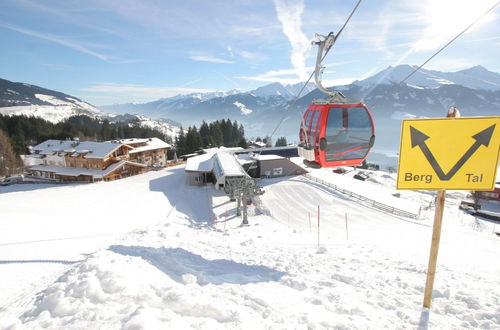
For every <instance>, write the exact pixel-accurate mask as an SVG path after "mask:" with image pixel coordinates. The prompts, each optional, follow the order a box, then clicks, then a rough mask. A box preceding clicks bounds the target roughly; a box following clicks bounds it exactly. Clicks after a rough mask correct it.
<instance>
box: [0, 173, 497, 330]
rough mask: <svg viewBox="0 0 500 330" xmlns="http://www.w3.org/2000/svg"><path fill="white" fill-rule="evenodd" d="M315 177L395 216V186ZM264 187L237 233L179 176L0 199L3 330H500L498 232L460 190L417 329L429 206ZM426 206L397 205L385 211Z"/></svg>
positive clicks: (9, 193) (301, 183) (423, 200)
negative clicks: (464, 206)
mask: <svg viewBox="0 0 500 330" xmlns="http://www.w3.org/2000/svg"><path fill="white" fill-rule="evenodd" d="M311 174H312V175H314V176H316V177H321V178H323V179H324V180H325V181H330V180H333V182H336V183H337V184H339V185H346V186H349V187H351V188H354V189H358V190H364V191H366V193H367V194H369V195H370V196H371V197H374V196H375V197H377V198H381V199H383V198H384V197H387V201H390V203H398V202H397V201H398V199H397V198H395V197H394V196H392V194H393V193H394V192H395V191H394V188H393V187H394V174H388V173H386V172H374V173H373V176H372V178H371V179H369V180H370V182H358V181H356V183H355V184H354V181H353V180H352V179H350V178H349V177H350V175H352V173H348V174H347V175H346V176H342V178H341V179H338V178H339V177H340V176H339V175H337V174H334V173H332V172H331V169H322V170H314V171H313V173H311ZM259 184H260V185H262V186H263V187H264V190H265V191H266V192H265V194H264V195H263V196H261V197H260V198H259V199H258V200H256V201H255V202H254V204H253V205H252V206H250V209H249V212H250V217H249V222H250V225H249V226H245V227H241V226H240V224H241V218H239V217H235V204H234V203H233V202H230V201H229V199H228V198H227V197H226V196H224V194H223V193H222V192H220V191H216V190H215V189H214V188H213V187H212V186H207V187H190V186H187V185H186V176H185V173H184V168H183V167H176V168H169V169H165V170H163V171H158V172H151V173H147V174H143V175H140V176H135V177H131V178H127V179H123V180H119V181H114V182H105V183H98V184H91V185H50V186H45V185H13V186H8V187H0V215H1V216H0V229H1V230H0V278H1V281H0V328H1V329H25V328H27V329H44V328H47V329H190V328H191V329H383V328H387V329H416V328H418V327H419V324H420V325H421V326H422V327H423V328H426V327H427V326H428V328H430V329H461V328H464V329H467V328H484V329H498V328H500V307H499V302H500V291H499V290H498V287H499V284H500V278H499V276H498V275H499V274H500V258H498V251H499V248H500V238H498V237H497V236H496V235H494V234H493V232H494V231H499V228H498V227H499V226H496V227H495V225H494V223H493V222H486V221H481V220H480V221H479V222H476V221H475V219H474V218H473V217H472V216H469V215H467V214H465V213H462V212H461V211H459V210H458V207H457V205H458V203H459V201H460V200H461V199H462V198H464V197H465V192H452V193H450V194H449V195H448V196H447V206H446V211H445V216H444V225H443V234H442V238H441V249H440V252H439V259H438V272H437V275H436V282H435V286H434V300H433V305H432V309H431V312H430V314H429V315H428V317H427V315H426V314H425V313H422V308H421V305H422V299H423V290H424V286H425V277H426V270H427V259H428V252H429V244H430V240H431V231H432V220H431V219H432V217H433V208H432V207H431V208H430V209H427V210H423V211H422V216H421V219H419V220H413V219H408V218H401V217H395V216H393V215H390V214H387V213H384V212H382V211H379V210H376V209H373V208H371V207H370V206H369V205H365V204H363V203H360V202H357V201H354V200H351V199H349V198H348V197H346V196H344V195H341V194H339V193H337V192H334V191H331V190H329V189H327V188H325V187H324V186H321V185H319V184H317V183H314V182H311V181H308V180H306V179H304V178H302V177H290V178H284V179H272V180H263V181H261V182H260V183H259ZM377 195H378V196H377ZM433 198H434V194H432V193H427V192H411V191H403V192H401V197H400V200H401V202H400V203H398V204H400V205H395V206H400V207H408V205H413V204H419V205H421V206H423V207H427V206H428V205H429V204H430V203H431V201H432V200H433ZM318 205H319V207H320V232H319V241H320V246H321V247H320V248H318V246H317V243H318V214H317V210H318ZM346 219H347V227H348V232H346Z"/></svg>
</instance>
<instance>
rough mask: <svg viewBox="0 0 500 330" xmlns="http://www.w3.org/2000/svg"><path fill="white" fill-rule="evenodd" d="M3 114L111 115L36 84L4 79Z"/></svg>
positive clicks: (53, 117)
mask: <svg viewBox="0 0 500 330" xmlns="http://www.w3.org/2000/svg"><path fill="white" fill-rule="evenodd" d="M0 109H1V110H0V113H2V114H23V115H34V116H37V117H42V118H44V119H46V120H48V121H51V122H59V121H61V120H63V119H65V118H68V117H70V116H74V115H88V116H90V117H97V118H100V117H103V116H106V115H107V114H106V113H104V112H103V111H101V110H99V109H98V108H96V107H94V106H93V105H91V104H90V103H87V102H84V101H82V100H80V99H79V98H77V97H75V96H71V95H67V94H64V93H60V92H56V91H53V90H50V89H46V88H42V87H39V86H35V85H29V84H24V83H17V82H12V81H8V80H4V79H0Z"/></svg>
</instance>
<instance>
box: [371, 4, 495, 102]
mask: <svg viewBox="0 0 500 330" xmlns="http://www.w3.org/2000/svg"><path fill="white" fill-rule="evenodd" d="M498 4H500V1H498V2H497V3H495V4H494V5H493V6H492V7H491V8H490V9H488V10H487V11H486V12H484V13H483V14H482V15H481V16H479V17H478V18H477V19H476V20H475V21H474V22H472V23H471V24H470V25H469V26H467V27H466V28H465V29H464V30H462V32H460V33H459V34H457V35H456V36H455V37H454V38H453V39H451V40H450V41H448V42H447V43H446V44H445V45H444V46H443V47H441V48H440V49H439V50H438V51H437V52H435V53H434V54H433V55H432V56H431V57H429V58H428V59H427V60H426V61H425V62H424V63H422V64H421V65H420V66H419V67H417V68H416V69H415V70H413V71H412V72H411V73H410V74H409V75H407V76H406V77H405V78H403V80H401V81H400V82H399V83H398V84H396V85H395V86H393V87H392V88H391V89H389V90H388V91H386V92H385V93H384V95H382V97H381V98H379V99H378V100H377V101H376V102H375V103H373V104H372V105H371V106H369V108H370V109H372V108H373V107H375V106H376V105H377V104H378V103H379V102H380V101H382V100H383V99H384V97H385V96H386V95H387V94H389V93H390V92H393V91H394V90H395V89H396V88H398V87H399V86H401V84H402V83H404V82H405V81H406V80H407V79H409V78H410V77H411V76H413V75H414V74H415V73H416V72H417V71H418V70H420V69H421V68H422V67H423V66H424V65H426V64H427V63H428V62H429V61H430V60H432V59H433V58H434V57H436V56H437V55H438V54H439V53H441V51H443V50H444V49H445V48H446V47H448V46H449V45H451V43H453V42H454V41H455V40H457V39H458V38H459V37H460V36H461V35H462V34H464V33H465V32H467V30H469V29H470V28H471V27H472V26H474V25H475V24H476V23H477V22H479V20H481V19H482V18H483V17H484V16H486V15H487V14H489V13H490V12H491V11H492V10H493V9H495V7H496V6H498Z"/></svg>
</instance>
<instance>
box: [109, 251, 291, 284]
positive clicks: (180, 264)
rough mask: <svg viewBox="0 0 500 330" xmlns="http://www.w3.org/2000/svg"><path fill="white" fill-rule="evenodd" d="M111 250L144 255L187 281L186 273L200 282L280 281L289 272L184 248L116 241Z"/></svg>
mask: <svg viewBox="0 0 500 330" xmlns="http://www.w3.org/2000/svg"><path fill="white" fill-rule="evenodd" d="M109 250H110V251H113V252H115V253H119V254H122V255H125V256H133V257H141V258H142V259H144V260H146V261H147V262H149V263H150V264H152V265H153V266H155V267H156V268H158V269H159V270H161V271H162V272H164V273H165V274H167V275H168V276H170V277H171V278H172V279H173V280H175V281H177V282H179V283H184V281H183V279H182V276H183V275H184V274H193V275H195V276H196V278H197V282H198V284H200V285H205V284H209V283H211V284H216V285H220V284H225V283H230V284H249V283H258V282H270V281H278V280H279V279H280V278H281V277H282V276H283V275H285V273H284V272H280V271H277V270H274V269H271V268H268V267H266V266H258V265H245V264H241V263H237V262H234V261H232V260H225V259H217V260H207V259H205V258H203V257H202V256H200V255H197V254H194V253H191V252H189V251H186V250H184V249H181V248H152V247H143V246H123V245H112V246H110V247H109Z"/></svg>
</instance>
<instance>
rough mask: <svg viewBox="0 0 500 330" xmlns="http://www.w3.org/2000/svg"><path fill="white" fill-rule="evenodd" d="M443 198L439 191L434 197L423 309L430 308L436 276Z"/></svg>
mask: <svg viewBox="0 0 500 330" xmlns="http://www.w3.org/2000/svg"><path fill="white" fill-rule="evenodd" d="M445 196H446V190H439V191H438V193H437V196H436V211H435V213H434V226H433V227H432V243H431V252H430V254H429V267H428V270H427V280H426V281H425V294H424V307H425V308H430V307H431V300H432V288H433V287H434V277H435V275H436V265H437V256H438V252H439V241H440V239H441V225H442V223H443V211H444V202H445Z"/></svg>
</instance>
